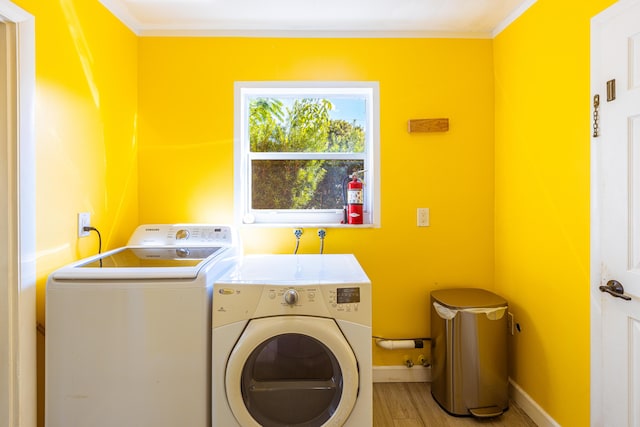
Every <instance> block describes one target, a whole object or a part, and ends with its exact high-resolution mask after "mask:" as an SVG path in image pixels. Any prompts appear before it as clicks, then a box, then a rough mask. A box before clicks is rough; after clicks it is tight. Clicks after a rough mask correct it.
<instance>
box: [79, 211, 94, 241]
mask: <svg viewBox="0 0 640 427" xmlns="http://www.w3.org/2000/svg"><path fill="white" fill-rule="evenodd" d="M85 227H91V214H90V213H89V212H80V213H79V214H78V237H86V236H88V235H89V233H90V232H89V231H85V230H84V228H85Z"/></svg>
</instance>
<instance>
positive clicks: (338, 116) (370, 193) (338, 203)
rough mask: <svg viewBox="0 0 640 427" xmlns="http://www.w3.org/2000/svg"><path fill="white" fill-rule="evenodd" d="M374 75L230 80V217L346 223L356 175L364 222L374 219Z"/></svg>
mask: <svg viewBox="0 0 640 427" xmlns="http://www.w3.org/2000/svg"><path fill="white" fill-rule="evenodd" d="M378 104H379V96H378V83H377V82H339V83H336V82H237V83H236V85H235V115H236V117H235V122H236V124H235V126H236V129H235V132H236V134H235V185H236V191H235V194H236V200H235V212H236V218H237V220H238V222H239V223H242V224H274V225H303V224H307V225H308V224H315V225H321V226H332V225H337V224H342V223H344V222H345V212H344V206H345V205H346V202H345V199H346V186H347V184H348V181H349V180H350V179H351V178H350V177H351V176H353V174H356V175H357V177H358V179H360V180H361V181H362V182H363V194H364V201H363V222H364V224H369V225H379V211H380V209H379V169H378V168H379V164H378V163H379V130H378V129H379V108H378Z"/></svg>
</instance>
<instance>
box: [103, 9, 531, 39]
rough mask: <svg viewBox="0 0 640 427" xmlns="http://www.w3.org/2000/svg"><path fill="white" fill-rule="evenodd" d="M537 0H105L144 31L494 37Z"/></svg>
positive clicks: (134, 28) (132, 25)
mask: <svg viewBox="0 0 640 427" xmlns="http://www.w3.org/2000/svg"><path fill="white" fill-rule="evenodd" d="M535 1H536V0H323V1H320V0H100V2H101V3H102V4H103V5H104V6H105V7H107V8H108V9H109V10H111V12H112V13H113V14H114V15H115V16H117V17H118V18H119V19H120V20H121V21H122V22H124V23H125V24H126V25H127V26H128V27H129V28H130V29H131V30H132V31H134V32H135V33H136V34H138V35H142V36H144V35H149V36H151V35H212V36H216V35H219V36H300V37H339V36H345V37H358V36H362V37H474V38H491V37H494V36H495V35H496V34H497V33H499V32H500V31H502V29H504V28H505V27H506V26H507V25H508V24H509V23H511V22H512V21H513V20H514V19H516V18H517V17H518V16H520V14H522V13H523V12H524V11H525V10H526V9H528V8H529V7H530V6H531V5H532V4H533V3H535Z"/></svg>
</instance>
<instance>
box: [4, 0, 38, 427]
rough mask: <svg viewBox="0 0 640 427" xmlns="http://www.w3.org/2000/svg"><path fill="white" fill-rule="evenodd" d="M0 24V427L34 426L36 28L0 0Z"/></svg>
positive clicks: (21, 12) (31, 20) (23, 14)
mask: <svg viewBox="0 0 640 427" xmlns="http://www.w3.org/2000/svg"><path fill="white" fill-rule="evenodd" d="M0 20H2V21H3V23H5V24H4V25H6V28H7V30H8V37H7V45H6V46H7V49H3V52H2V54H3V55H5V56H6V58H7V59H8V60H9V64H10V66H9V67H7V76H6V78H3V79H2V81H1V82H0V84H2V85H4V86H5V87H6V89H7V93H8V102H7V108H2V109H0V114H2V115H3V117H4V118H6V121H7V126H6V129H5V131H4V132H2V133H1V134H0V150H2V152H3V153H6V161H7V163H6V165H7V169H6V175H5V176H4V177H2V179H1V180H0V198H1V199H2V200H1V202H2V203H3V204H6V206H7V213H6V215H3V216H1V217H0V228H1V232H2V234H3V235H4V236H6V241H4V242H0V245H2V247H1V248H0V254H1V256H2V257H3V258H6V263H7V264H6V265H7V268H6V269H4V271H1V272H0V301H2V304H3V305H4V306H6V307H7V310H6V312H5V313H4V314H3V316H4V318H3V320H5V319H6V322H4V321H3V322H1V323H2V325H0V328H3V329H2V333H0V341H1V342H0V347H2V348H4V349H6V353H5V355H6V358H7V362H8V363H6V364H3V365H2V366H0V369H2V372H1V373H0V376H2V377H5V378H6V379H7V383H6V384H5V385H4V386H5V387H6V389H4V390H3V392H4V393H6V394H7V395H8V396H7V399H6V400H5V401H4V402H0V425H6V426H10V427H35V426H36V424H37V392H36V389H37V381H36V377H37V375H36V370H37V368H36V269H35V262H36V256H35V194H36V192H35V180H36V169H35V130H34V115H35V114H34V108H35V23H34V18H33V16H31V15H30V14H29V13H27V12H25V11H24V10H22V9H21V8H19V7H18V6H16V5H15V4H13V3H11V2H10V1H8V0H0Z"/></svg>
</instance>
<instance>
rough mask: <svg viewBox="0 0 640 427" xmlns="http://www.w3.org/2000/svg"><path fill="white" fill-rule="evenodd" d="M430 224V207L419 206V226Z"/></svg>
mask: <svg viewBox="0 0 640 427" xmlns="http://www.w3.org/2000/svg"><path fill="white" fill-rule="evenodd" d="M428 226H429V208H418V227H428Z"/></svg>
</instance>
